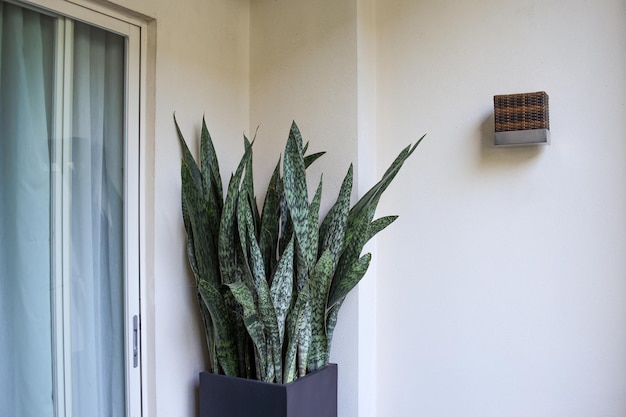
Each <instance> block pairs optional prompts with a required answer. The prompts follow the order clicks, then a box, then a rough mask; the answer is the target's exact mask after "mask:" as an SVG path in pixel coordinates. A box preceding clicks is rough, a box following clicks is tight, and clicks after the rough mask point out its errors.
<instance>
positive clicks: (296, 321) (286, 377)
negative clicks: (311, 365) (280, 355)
mask: <svg viewBox="0 0 626 417" xmlns="http://www.w3.org/2000/svg"><path fill="white" fill-rule="evenodd" d="M309 295H310V292H309V287H308V286H305V287H304V288H303V289H302V291H300V292H299V293H298V294H297V298H296V302H295V303H294V306H293V308H292V309H291V310H290V311H289V313H288V315H287V328H286V338H285V340H286V342H287V346H286V349H285V359H284V361H283V364H284V369H283V383H285V384H287V383H289V382H292V381H293V380H295V379H296V378H297V377H298V346H299V345H300V339H299V338H300V336H301V332H300V329H301V328H302V327H305V322H306V321H308V319H309V317H310V316H308V315H306V313H305V309H306V306H307V305H308V302H309ZM294 296H295V294H294ZM303 336H305V337H306V335H303ZM305 343H306V341H305Z"/></svg>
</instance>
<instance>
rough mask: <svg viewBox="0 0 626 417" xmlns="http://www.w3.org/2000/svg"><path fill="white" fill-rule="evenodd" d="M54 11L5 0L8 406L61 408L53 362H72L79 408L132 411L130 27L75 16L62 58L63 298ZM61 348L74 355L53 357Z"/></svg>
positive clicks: (1, 247) (15, 411)
mask: <svg viewBox="0 0 626 417" xmlns="http://www.w3.org/2000/svg"><path fill="white" fill-rule="evenodd" d="M54 21H55V18H52V17H48V16H44V15H42V14H39V13H37V12H35V11H31V10H27V9H24V8H20V7H18V6H15V5H11V4H8V3H5V2H3V1H1V0H0V417H53V416H55V411H54V410H55V401H63V399H56V398H53V396H54V393H55V390H54V386H53V381H54V375H55V373H60V374H63V373H66V375H65V381H66V382H67V383H66V389H68V390H71V397H72V404H71V405H70V406H69V408H71V415H72V416H73V417H122V416H124V415H125V409H126V406H125V377H124V374H125V373H124V369H125V368H124V366H125V364H124V328H123V323H124V320H123V317H124V278H123V277H124V266H123V265H124V256H123V254H124V243H123V242H124V239H123V227H124V217H123V212H124V201H123V196H124V172H123V166H124V114H125V110H124V88H125V86H124V75H125V72H124V68H125V62H124V56H125V52H124V49H125V39H124V38H123V37H121V36H118V35H115V34H112V33H109V32H106V31H104V30H102V29H98V28H94V27H91V26H89V25H86V24H83V23H78V22H75V23H74V42H73V48H70V50H73V52H72V55H73V62H74V65H73V68H71V69H68V68H66V69H64V71H71V73H72V74H73V98H72V105H71V108H72V135H71V136H72V137H71V140H67V141H65V142H66V143H65V144H64V145H63V146H65V147H66V148H67V147H71V155H72V156H71V161H70V162H69V163H70V164H71V167H72V169H71V172H72V174H71V179H69V183H70V184H71V186H70V194H71V197H70V200H71V205H70V207H64V208H63V210H69V215H70V216H69V218H70V219H71V221H70V223H71V224H70V225H65V226H64V227H69V230H70V232H71V233H70V235H71V242H69V245H67V244H66V245H64V247H68V246H69V247H71V253H70V255H69V256H70V259H71V289H70V294H71V297H70V298H71V300H69V301H67V302H69V309H68V308H65V309H63V308H61V307H60V306H58V305H55V304H54V302H53V301H52V300H54V299H55V298H54V297H53V293H54V291H55V290H56V291H60V290H61V289H60V288H56V289H55V288H52V284H51V283H53V282H55V281H54V279H53V276H52V275H53V270H54V265H55V264H56V263H57V262H60V256H61V255H62V254H61V248H54V247H53V246H52V245H53V244H54V238H53V235H52V232H51V231H52V230H53V227H52V224H53V223H54V222H53V220H52V218H53V217H54V216H55V215H57V214H58V213H54V210H53V207H55V203H54V202H55V201H57V199H59V198H61V197H60V190H57V189H55V188H54V187H53V186H51V184H52V183H53V182H52V180H53V175H60V174H53V173H52V170H51V166H52V165H53V164H51V159H52V158H57V157H60V156H59V155H54V154H53V151H52V149H54V146H52V145H51V143H52V142H53V140H51V133H50V132H51V131H52V128H53V123H54V122H53V120H52V115H53V114H54V112H53V109H52V103H53V102H54V100H53V97H52V92H53V90H54V88H53V84H52V81H53V74H55V71H59V69H58V68H57V69H55V62H54V58H53V54H54V51H55V46H54V39H55V30H54V28H55V26H54ZM54 93H55V94H61V93H62V92H61V91H55V92H54ZM58 140H61V139H60V138H58ZM56 161H57V162H59V163H60V159H58V158H57V159H56ZM54 169H56V168H54ZM54 169H53V170H54ZM55 172H57V173H58V172H60V170H58V169H57V170H56V171H55ZM66 180H68V179H66ZM57 258H58V259H57ZM54 311H57V312H60V311H69V312H70V316H69V317H70V322H71V325H70V328H69V329H65V332H69V333H70V334H71V346H65V347H63V346H55V345H54V340H55V337H54V334H55V332H58V331H60V329H58V328H55V326H54V323H55V322H58V321H55V320H54V314H53V312H54ZM62 349H69V350H70V351H69V357H71V367H68V366H67V364H66V365H64V364H62V363H55V358H56V357H57V356H56V355H55V352H57V351H58V350H62ZM69 369H71V374H70V373H69V372H68V370H69ZM68 411H69V410H68ZM56 417H64V416H56Z"/></svg>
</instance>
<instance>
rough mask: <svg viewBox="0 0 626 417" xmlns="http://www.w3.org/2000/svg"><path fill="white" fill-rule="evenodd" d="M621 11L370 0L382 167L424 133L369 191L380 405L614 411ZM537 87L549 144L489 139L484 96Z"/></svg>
mask: <svg viewBox="0 0 626 417" xmlns="http://www.w3.org/2000/svg"><path fill="white" fill-rule="evenodd" d="M625 18H626V3H625V2H624V1H622V0H599V1H595V2H589V1H585V0H572V1H570V2H567V3H563V2H561V1H555V0H547V1H545V0H544V1H536V0H504V1H503V0H482V1H475V2H456V1H450V0H438V1H428V0H422V1H414V0H397V1H393V2H390V1H379V2H378V8H377V19H378V23H377V29H378V57H377V62H378V68H377V71H378V149H379V160H378V163H379V166H380V167H381V168H384V166H386V165H387V164H388V163H389V161H390V160H391V159H392V157H393V155H394V154H395V152H396V151H397V150H398V149H400V148H401V147H402V146H404V145H405V144H406V143H408V142H410V141H414V140H415V139H416V138H417V137H419V136H420V135H421V134H422V133H424V132H428V137H427V140H426V141H425V142H424V143H423V145H421V149H418V151H417V153H416V154H415V155H414V156H413V158H412V160H410V161H409V162H408V166H407V167H406V168H405V171H404V172H401V173H400V176H399V178H398V179H397V183H395V184H394V185H393V186H392V188H391V189H390V190H389V191H390V193H391V195H387V197H391V198H387V199H385V198H383V202H382V204H383V205H382V207H381V208H382V211H384V212H386V213H397V214H400V219H399V220H398V222H397V223H396V224H395V225H393V226H392V227H391V228H390V229H389V230H388V231H386V232H385V233H383V235H382V237H381V238H380V239H379V242H378V284H377V285H378V333H379V334H378V336H379V337H378V340H379V343H378V376H379V378H378V392H379V396H378V405H379V406H378V414H377V415H378V416H381V417H383V416H402V417H404V416H407V417H408V416H428V417H439V416H441V417H513V416H520V417H522V416H524V417H525V416H533V417H548V416H549V417H589V416H607V417H624V416H626V394H625V393H626V256H625V255H624V254H625V253H626V162H625V161H626V159H625V157H626V117H625V110H626V24H625V23H626V19H625ZM538 90H545V91H546V92H547V93H548V94H549V95H550V119H551V131H552V145H550V146H547V147H541V148H532V147H531V148H497V149H496V148H494V147H493V146H492V145H491V143H492V134H493V119H492V112H493V110H492V107H493V104H492V97H493V95H496V94H508V93H519V92H530V91H538ZM394 193H395V194H394ZM394 195H395V198H394V197H393V196H394Z"/></svg>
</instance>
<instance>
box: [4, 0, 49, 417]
mask: <svg viewBox="0 0 626 417" xmlns="http://www.w3.org/2000/svg"><path fill="white" fill-rule="evenodd" d="M53 40H54V19H52V18H50V17H48V16H44V15H41V14H39V13H36V12H34V11H31V10H27V9H23V8H21V7H18V6H15V5H12V4H9V3H5V2H2V1H0V195H1V197H0V236H1V237H2V238H1V239H0V414H1V415H3V416H5V415H6V416H18V417H49V416H50V417H51V416H53V415H54V409H53V408H54V407H53V382H52V381H53V375H52V357H53V356H52V355H53V354H52V352H53V350H52V348H53V347H52V334H51V321H52V314H51V308H52V304H51V262H52V259H51V243H50V241H51V206H50V202H51V201H52V200H51V163H50V154H51V150H50V132H51V125H52V121H51V120H52V117H51V114H52V113H51V110H52V97H51V91H52V74H53V64H54V60H53V51H54V45H53V44H52V42H53Z"/></svg>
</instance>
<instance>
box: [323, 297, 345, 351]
mask: <svg viewBox="0 0 626 417" xmlns="http://www.w3.org/2000/svg"><path fill="white" fill-rule="evenodd" d="M344 300H345V298H344V299H342V300H340V301H339V302H337V303H335V305H333V306H332V307H331V308H330V310H328V313H327V314H326V339H327V347H326V357H327V358H330V349H331V348H332V344H333V335H334V334H335V326H336V325H337V317H338V316H339V310H340V309H341V306H342V305H343V302H344Z"/></svg>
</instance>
